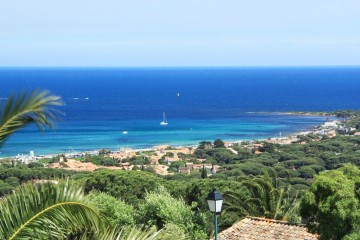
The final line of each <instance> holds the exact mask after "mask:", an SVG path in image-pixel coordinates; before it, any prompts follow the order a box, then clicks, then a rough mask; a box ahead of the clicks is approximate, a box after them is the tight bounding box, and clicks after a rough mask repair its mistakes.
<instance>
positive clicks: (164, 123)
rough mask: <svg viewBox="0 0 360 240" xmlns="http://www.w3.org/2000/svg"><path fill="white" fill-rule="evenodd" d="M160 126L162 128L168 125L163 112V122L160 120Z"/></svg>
mask: <svg viewBox="0 0 360 240" xmlns="http://www.w3.org/2000/svg"><path fill="white" fill-rule="evenodd" d="M160 125H163V126H165V125H168V122H167V120H166V117H165V113H164V112H163V120H162V122H160Z"/></svg>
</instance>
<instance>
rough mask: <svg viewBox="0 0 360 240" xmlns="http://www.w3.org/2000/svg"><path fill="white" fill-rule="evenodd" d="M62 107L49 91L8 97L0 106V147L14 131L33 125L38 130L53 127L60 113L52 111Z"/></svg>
mask: <svg viewBox="0 0 360 240" xmlns="http://www.w3.org/2000/svg"><path fill="white" fill-rule="evenodd" d="M61 105H63V103H62V101H61V99H60V97H58V96H55V95H52V94H51V93H50V92H49V91H40V90H35V91H33V92H31V93H30V94H27V93H25V92H22V93H20V94H19V95H18V96H10V97H9V98H8V100H7V101H6V103H5V105H0V147H1V146H2V144H4V142H5V140H6V139H7V138H8V137H9V136H10V135H11V134H12V133H14V132H15V131H17V130H19V129H21V128H23V127H25V126H27V125H28V124H31V123H34V124H35V125H36V126H37V127H38V128H39V130H41V131H44V129H45V127H49V128H52V127H54V123H55V121H57V120H58V119H59V118H58V116H59V115H61V114H62V113H61V112H60V111H59V110H56V109H54V108H53V107H55V106H61Z"/></svg>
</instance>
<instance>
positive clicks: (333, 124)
mask: <svg viewBox="0 0 360 240" xmlns="http://www.w3.org/2000/svg"><path fill="white" fill-rule="evenodd" d="M263 113H264V112H263ZM263 113H262V114H263ZM271 114H274V113H271ZM279 114H289V115H299V114H298V113H296V114H295V112H287V113H284V112H282V113H280V112H279ZM300 115H303V114H300ZM306 116H323V115H308V114H307V113H306ZM326 116H327V115H326ZM340 123H341V121H340V120H338V119H332V120H331V121H326V122H324V123H323V124H320V125H315V126H312V127H310V128H309V129H307V130H305V131H304V130H302V131H295V132H292V133H290V134H286V135H284V136H279V137H270V136H269V137H265V138H261V139H235V140H232V141H226V140H225V141H224V142H226V144H227V145H228V146H232V145H233V144H241V143H242V142H244V141H246V142H249V143H250V144H253V143H254V142H255V141H272V142H274V143H281V144H285V142H286V140H289V139H290V141H288V142H286V144H289V143H291V142H292V141H294V140H296V139H297V136H299V135H308V134H324V133H325V132H323V133H321V131H324V130H327V131H328V132H329V131H331V132H335V131H336V130H337V129H338V128H339V126H340ZM329 126H330V128H329ZM214 140H215V139H213V140H212V141H214ZM204 141H207V140H204ZM167 147H169V148H172V149H183V148H187V149H194V148H197V147H198V144H190V143H189V144H183V145H169V144H166V143H164V144H160V145H156V146H151V147H147V148H119V149H117V150H111V148H106V147H103V148H97V149H92V150H89V151H80V152H69V153H65V152H57V153H50V154H43V155H31V153H30V154H29V155H26V154H21V155H20V154H18V155H16V156H6V157H1V158H0V160H1V159H15V160H21V161H24V162H26V161H36V160H39V159H48V158H52V157H55V156H58V155H61V154H64V155H65V156H67V157H72V156H85V154H91V155H97V154H98V152H99V151H100V150H101V149H109V150H110V151H111V152H112V153H119V152H121V151H122V149H126V151H129V152H133V153H139V152H146V151H157V150H159V149H165V148H167Z"/></svg>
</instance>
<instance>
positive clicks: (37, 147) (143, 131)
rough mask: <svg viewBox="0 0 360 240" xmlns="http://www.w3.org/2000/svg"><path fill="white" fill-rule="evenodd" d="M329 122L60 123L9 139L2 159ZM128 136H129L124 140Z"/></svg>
mask: <svg viewBox="0 0 360 240" xmlns="http://www.w3.org/2000/svg"><path fill="white" fill-rule="evenodd" d="M324 121H325V118H323V117H304V116H290V115H279V114H275V115H271V114H265V115H264V114H244V115H242V116H239V118H235V119H207V120H203V119H171V118H169V119H168V122H169V125H167V126H160V124H159V122H160V120H153V121H149V120H137V121H111V122H108V121H97V122H96V124H95V123H90V122H82V123H81V124H80V123H78V124H74V123H73V124H70V123H66V122H63V123H60V125H59V126H58V129H57V130H56V131H54V132H47V133H45V134H43V133H38V132H37V130H36V129H34V128H29V129H26V130H24V131H22V132H19V133H17V134H15V135H14V137H13V138H11V139H10V140H9V141H8V142H7V144H6V145H5V147H4V148H3V149H2V156H5V155H16V154H18V153H21V154H28V153H29V151H30V150H33V151H35V154H50V153H61V152H68V151H88V150H94V149H99V148H111V149H114V150H115V149H118V148H120V147H132V148H147V147H152V146H156V145H160V144H170V145H174V146H184V145H194V144H197V143H198V142H200V141H203V140H210V141H213V140H214V139H216V138H221V139H223V140H225V141H236V140H244V139H247V140H253V139H264V138H267V137H276V136H279V133H280V132H281V133H282V135H283V136H284V135H287V134H290V133H294V132H297V131H300V130H306V129H309V128H311V127H313V126H315V125H319V124H321V123H323V122H324ZM123 131H128V134H123Z"/></svg>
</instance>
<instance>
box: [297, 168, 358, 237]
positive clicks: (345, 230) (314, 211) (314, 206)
mask: <svg viewBox="0 0 360 240" xmlns="http://www.w3.org/2000/svg"><path fill="white" fill-rule="evenodd" d="M301 215H302V216H303V217H305V218H309V220H310V221H309V224H308V227H309V230H310V231H312V232H316V233H319V234H320V239H324V240H325V239H360V169H358V168H357V167H355V166H353V165H350V164H347V165H345V166H344V167H342V168H340V169H337V170H332V171H328V172H323V173H321V174H320V175H319V176H317V177H316V178H315V181H314V183H313V184H312V185H311V187H310V189H309V190H308V191H307V192H306V193H305V195H304V197H303V199H302V202H301Z"/></svg>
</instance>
